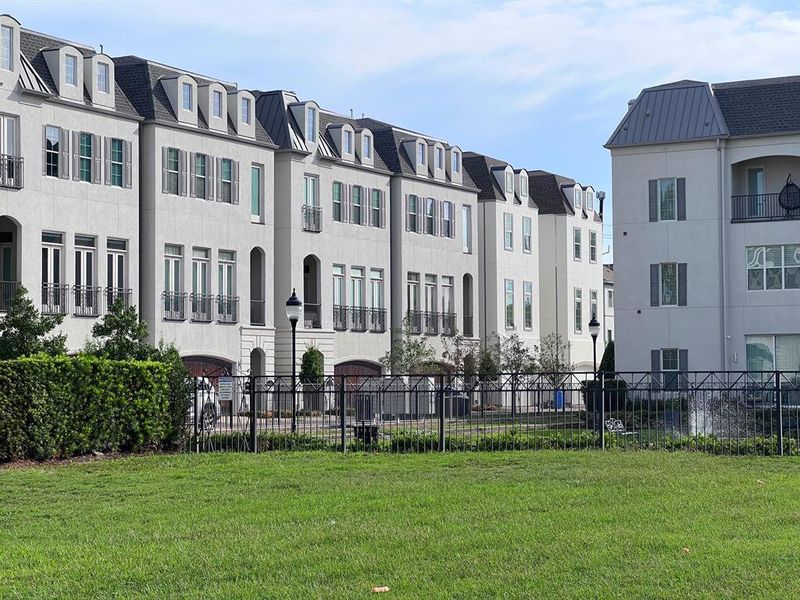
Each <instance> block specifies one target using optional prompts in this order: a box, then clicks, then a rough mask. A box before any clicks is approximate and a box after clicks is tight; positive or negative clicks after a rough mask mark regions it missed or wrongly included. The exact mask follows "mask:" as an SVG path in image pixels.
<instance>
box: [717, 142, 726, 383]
mask: <svg viewBox="0 0 800 600" xmlns="http://www.w3.org/2000/svg"><path fill="white" fill-rule="evenodd" d="M724 158H725V148H724V146H723V144H722V140H721V139H720V138H717V171H718V180H719V181H718V187H719V262H720V287H719V304H720V313H719V314H720V332H721V338H722V339H721V340H720V354H721V356H720V367H721V368H722V370H723V371H727V370H728V331H727V321H728V320H727V314H726V313H727V307H726V305H725V303H726V301H727V295H726V289H727V287H726V286H727V282H728V265H727V255H726V246H727V244H726V241H727V240H726V237H725V232H726V228H725V219H726V217H725V189H724V186H725V173H724V168H725V164H726V161H725V160H724Z"/></svg>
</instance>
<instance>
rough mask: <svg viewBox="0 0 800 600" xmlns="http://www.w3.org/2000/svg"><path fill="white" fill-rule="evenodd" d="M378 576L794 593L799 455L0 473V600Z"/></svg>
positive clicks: (301, 456) (524, 591)
mask: <svg viewBox="0 0 800 600" xmlns="http://www.w3.org/2000/svg"><path fill="white" fill-rule="evenodd" d="M685 548H688V551H687V550H684V549H685ZM379 585H386V586H389V587H390V589H391V591H390V592H389V593H388V594H384V595H383V596H378V597H380V598H382V597H386V598H400V597H402V598H550V597H562V598H563V597H569V598H573V597H575V598H596V597H602V598H611V597H628V598H766V597H783V598H796V597H798V593H800V460H798V459H795V458H783V459H780V458H767V459H763V458H749V457H748V458H733V457H715V456H708V455H704V454H689V453H674V454H669V453H662V452H638V453H637V452H630V453H621V452H613V451H609V452H599V451H594V452H563V451H562V452H558V451H556V452H518V453H494V454H490V453H487V454H451V455H438V454H428V455H358V454H352V455H346V456H341V455H338V454H334V453H293V454H281V453H274V454H261V455H257V456H253V455H242V454H240V455H234V454H227V455H224V454H218V455H201V456H191V455H183V456H155V457H136V458H126V459H120V460H109V461H98V462H91V463H83V464H73V465H67V466H58V467H41V468H8V469H0V598H17V597H21V598H81V597H92V598H108V597H114V598H159V599H161V598H226V599H230V598H359V597H363V598H367V597H372V594H371V593H370V588H371V587H372V586H379Z"/></svg>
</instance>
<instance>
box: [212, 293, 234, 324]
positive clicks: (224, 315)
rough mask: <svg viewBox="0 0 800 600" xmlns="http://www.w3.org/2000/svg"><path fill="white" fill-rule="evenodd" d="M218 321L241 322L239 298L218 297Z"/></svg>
mask: <svg viewBox="0 0 800 600" xmlns="http://www.w3.org/2000/svg"><path fill="white" fill-rule="evenodd" d="M217 321H218V322H220V323H237V322H238V321H239V296H217Z"/></svg>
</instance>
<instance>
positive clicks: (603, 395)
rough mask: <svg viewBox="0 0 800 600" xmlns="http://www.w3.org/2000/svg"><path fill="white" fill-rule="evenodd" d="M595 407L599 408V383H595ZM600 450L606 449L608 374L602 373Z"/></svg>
mask: <svg viewBox="0 0 800 600" xmlns="http://www.w3.org/2000/svg"><path fill="white" fill-rule="evenodd" d="M592 387H593V390H594V394H595V396H594V406H595V407H597V383H596V382H595V384H594V386H592ZM600 449H601V450H605V449H606V374H605V373H604V372H603V373H600Z"/></svg>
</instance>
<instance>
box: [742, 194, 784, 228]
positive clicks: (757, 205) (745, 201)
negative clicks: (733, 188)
mask: <svg viewBox="0 0 800 600" xmlns="http://www.w3.org/2000/svg"><path fill="white" fill-rule="evenodd" d="M778 196H779V194H745V195H741V196H731V223H748V222H757V221H786V220H792V219H800V208H798V209H795V210H786V209H785V208H783V207H781V205H780V203H779V202H778Z"/></svg>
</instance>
